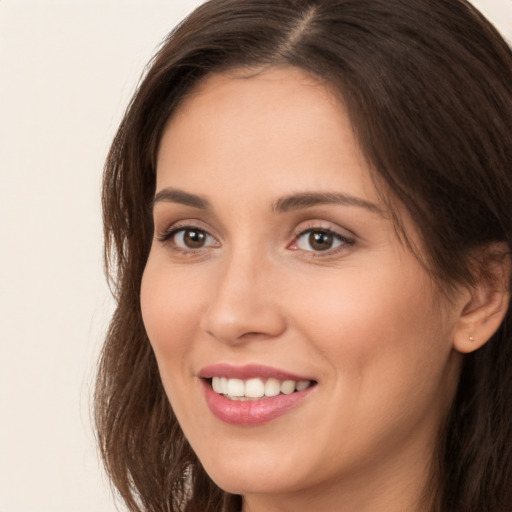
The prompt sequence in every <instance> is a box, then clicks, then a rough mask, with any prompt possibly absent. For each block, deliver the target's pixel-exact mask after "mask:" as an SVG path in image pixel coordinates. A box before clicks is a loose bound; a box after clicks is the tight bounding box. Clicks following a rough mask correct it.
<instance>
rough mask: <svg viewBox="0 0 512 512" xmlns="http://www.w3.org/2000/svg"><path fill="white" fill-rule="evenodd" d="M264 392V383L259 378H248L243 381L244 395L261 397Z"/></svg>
mask: <svg viewBox="0 0 512 512" xmlns="http://www.w3.org/2000/svg"><path fill="white" fill-rule="evenodd" d="M264 394H265V384H263V381H262V380H261V379H249V380H248V381H247V382H246V383H245V396H246V397H248V398H261V397H262V396H263V395H264Z"/></svg>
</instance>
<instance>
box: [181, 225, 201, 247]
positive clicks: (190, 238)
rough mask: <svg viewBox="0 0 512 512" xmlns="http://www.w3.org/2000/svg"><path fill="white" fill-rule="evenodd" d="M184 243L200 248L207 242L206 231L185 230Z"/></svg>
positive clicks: (187, 245)
mask: <svg viewBox="0 0 512 512" xmlns="http://www.w3.org/2000/svg"><path fill="white" fill-rule="evenodd" d="M182 239H183V244H184V245H185V246H186V247H188V248H189V249H199V248H200V247H203V246H204V244H205V242H206V233H205V232H204V231H199V230H197V229H185V230H183V235H182Z"/></svg>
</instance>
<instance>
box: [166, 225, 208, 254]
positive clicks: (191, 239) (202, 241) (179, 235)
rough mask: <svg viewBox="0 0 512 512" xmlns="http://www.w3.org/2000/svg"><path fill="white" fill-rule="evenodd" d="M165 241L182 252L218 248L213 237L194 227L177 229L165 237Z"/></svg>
mask: <svg viewBox="0 0 512 512" xmlns="http://www.w3.org/2000/svg"><path fill="white" fill-rule="evenodd" d="M167 240H169V241H171V242H172V244H173V245H174V246H176V247H177V248H179V249H183V250H195V249H203V248H206V247H213V246H215V247H216V246H218V244H217V241H216V240H215V238H213V236H211V235H210V234H209V233H207V232H206V231H203V230H202V229H198V228H194V227H190V228H181V229H177V230H175V231H173V232H171V233H169V235H167Z"/></svg>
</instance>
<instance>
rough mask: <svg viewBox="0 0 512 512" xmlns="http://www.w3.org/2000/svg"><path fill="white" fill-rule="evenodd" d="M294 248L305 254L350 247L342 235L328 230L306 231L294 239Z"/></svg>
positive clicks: (349, 243)
mask: <svg viewBox="0 0 512 512" xmlns="http://www.w3.org/2000/svg"><path fill="white" fill-rule="evenodd" d="M295 244H296V248H297V249H300V250H301V251H306V252H328V251H332V250H334V249H337V248H338V247H341V246H343V245H351V244H352V242H351V240H348V239H347V238H345V237H344V236H343V235H340V234H339V233H336V232H334V231H331V230H329V229H320V228H319V229H308V230H306V231H303V232H302V233H301V234H300V235H299V236H298V237H297V239H296V242H295Z"/></svg>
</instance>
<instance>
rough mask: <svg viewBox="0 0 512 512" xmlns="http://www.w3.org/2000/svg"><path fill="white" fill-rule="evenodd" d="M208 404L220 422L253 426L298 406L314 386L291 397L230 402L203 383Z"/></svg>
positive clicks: (296, 392)
mask: <svg viewBox="0 0 512 512" xmlns="http://www.w3.org/2000/svg"><path fill="white" fill-rule="evenodd" d="M202 383H203V388H204V393H205V397H206V403H207V404H208V407H209V408H210V410H211V411H212V413H213V414H214V415H215V416H216V417H217V418H219V420H221V421H224V422H225V423H229V424H231V425H239V426H252V425H261V424H262V423H267V422H269V421H272V420H273V419H276V418H278V417H279V416H282V415H283V414H286V413H287V412H288V411H290V410H291V409H293V408H294V407H296V406H298V405H299V404H300V403H301V402H302V401H303V400H304V399H305V398H306V397H307V395H308V394H309V392H310V391H311V389H312V388H313V387H314V386H310V387H309V388H306V389H304V390H303V391H295V392H294V393H290V394H289V395H277V396H273V397H269V398H263V399H261V400H247V401H244V402H242V401H240V400H230V399H229V398H226V397H225V396H223V395H219V394H218V393H215V391H213V389H212V387H211V385H210V383H209V381H205V380H203V381H202Z"/></svg>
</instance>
